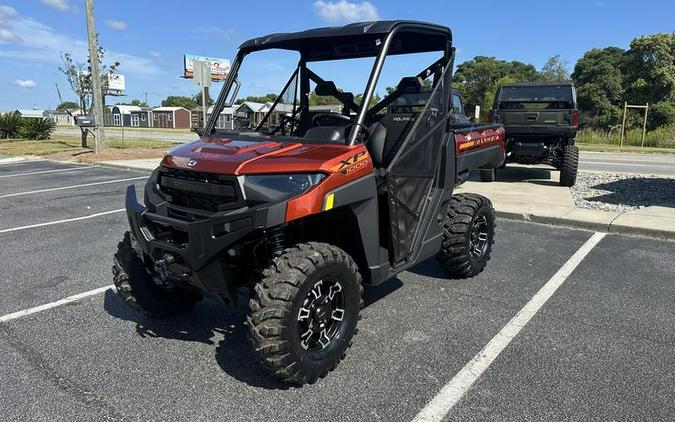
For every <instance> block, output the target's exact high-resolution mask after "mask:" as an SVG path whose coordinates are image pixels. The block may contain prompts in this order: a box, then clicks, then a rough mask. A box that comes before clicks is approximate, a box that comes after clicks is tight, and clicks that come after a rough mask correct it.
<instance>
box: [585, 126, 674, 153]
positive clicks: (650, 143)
mask: <svg viewBox="0 0 675 422" xmlns="http://www.w3.org/2000/svg"><path fill="white" fill-rule="evenodd" d="M576 143H577V144H578V145H580V146H581V145H582V144H587V145H604V146H605V147H606V146H608V145H614V146H616V147H618V146H619V145H620V143H621V133H613V134H612V135H611V136H608V135H607V133H605V132H601V131H598V130H594V129H582V130H580V131H579V133H577V138H576ZM641 143H642V129H632V130H629V131H628V132H626V137H625V139H624V141H623V145H624V147H638V148H639V147H640V145H641ZM645 147H651V148H675V126H670V127H662V128H658V129H656V130H652V131H650V132H647V135H646V137H645Z"/></svg>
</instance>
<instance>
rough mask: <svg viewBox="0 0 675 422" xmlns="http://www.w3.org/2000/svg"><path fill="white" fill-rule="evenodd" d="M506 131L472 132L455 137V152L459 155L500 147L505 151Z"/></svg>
mask: <svg viewBox="0 0 675 422" xmlns="http://www.w3.org/2000/svg"><path fill="white" fill-rule="evenodd" d="M504 141H505V136H504V129H503V128H498V129H488V130H485V131H481V132H470V133H467V134H457V135H455V152H456V154H457V155H459V154H461V153H465V152H467V151H471V150H476V149H481V148H485V147H487V146H492V145H499V147H500V148H501V149H502V150H504Z"/></svg>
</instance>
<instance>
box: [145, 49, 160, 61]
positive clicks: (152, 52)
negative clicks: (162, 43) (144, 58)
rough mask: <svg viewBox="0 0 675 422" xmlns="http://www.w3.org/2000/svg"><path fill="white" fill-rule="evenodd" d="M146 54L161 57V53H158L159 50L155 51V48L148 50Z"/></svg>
mask: <svg viewBox="0 0 675 422" xmlns="http://www.w3.org/2000/svg"><path fill="white" fill-rule="evenodd" d="M148 54H149V55H150V57H154V58H155V59H157V58H159V57H162V55H161V54H160V53H159V51H155V50H150V52H149V53H148Z"/></svg>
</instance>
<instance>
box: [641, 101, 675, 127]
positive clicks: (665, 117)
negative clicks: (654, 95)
mask: <svg viewBox="0 0 675 422" xmlns="http://www.w3.org/2000/svg"><path fill="white" fill-rule="evenodd" d="M647 123H648V124H649V129H652V130H653V129H656V128H659V127H662V126H672V125H675V102H673V101H661V102H659V103H656V104H654V106H650V107H649V117H648V122H647Z"/></svg>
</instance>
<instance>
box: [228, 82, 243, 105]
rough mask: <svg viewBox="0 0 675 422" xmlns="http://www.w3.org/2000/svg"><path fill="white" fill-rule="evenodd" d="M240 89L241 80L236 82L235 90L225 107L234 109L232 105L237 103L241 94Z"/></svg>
mask: <svg viewBox="0 0 675 422" xmlns="http://www.w3.org/2000/svg"><path fill="white" fill-rule="evenodd" d="M239 88H241V82H239V78H237V79H235V80H234V90H233V91H232V96H231V97H230V99H229V100H227V101H226V102H225V107H232V104H234V102H235V101H237V94H239Z"/></svg>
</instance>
